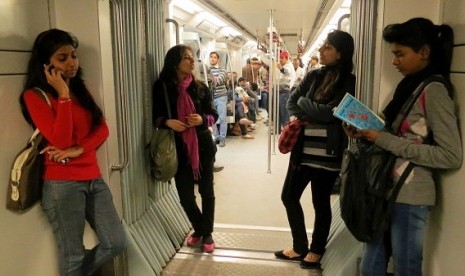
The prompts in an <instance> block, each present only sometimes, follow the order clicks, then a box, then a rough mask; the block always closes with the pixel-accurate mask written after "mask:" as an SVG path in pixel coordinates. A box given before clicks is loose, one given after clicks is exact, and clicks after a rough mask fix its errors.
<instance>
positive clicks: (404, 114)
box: [391, 75, 451, 200]
mask: <svg viewBox="0 0 465 276" xmlns="http://www.w3.org/2000/svg"><path fill="white" fill-rule="evenodd" d="M432 82H439V83H442V84H444V85H445V86H446V88H447V90H448V91H451V86H450V85H448V83H447V81H446V79H445V78H444V77H443V76H442V75H432V76H430V77H428V78H427V79H426V80H424V81H423V82H422V83H421V84H420V86H419V87H418V88H417V89H416V90H415V91H414V93H413V94H412V95H411V96H410V97H409V98H408V99H407V101H406V102H405V104H404V105H403V106H402V108H401V110H400V112H399V115H398V117H397V118H396V122H398V127H397V130H396V131H395V132H394V133H397V132H398V131H399V128H400V125H401V124H402V122H403V121H404V120H405V118H407V116H408V113H409V112H410V110H411V109H412V107H413V105H414V104H415V102H416V101H417V100H418V98H419V97H420V95H421V94H422V93H423V90H424V89H425V87H426V86H427V85H428V84H430V83H432ZM399 118H402V119H401V120H400V121H397V120H399ZM413 167H415V164H414V163H412V162H408V165H407V167H406V168H405V170H404V171H403V172H402V174H401V176H400V177H399V180H397V183H396V184H395V187H394V190H393V191H392V194H393V195H394V196H393V197H391V198H393V200H395V199H396V198H397V194H398V193H399V191H400V188H401V187H402V185H403V184H404V182H405V180H407V177H408V176H409V175H410V173H411V172H412V170H413Z"/></svg>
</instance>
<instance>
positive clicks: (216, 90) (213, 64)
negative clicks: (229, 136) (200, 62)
mask: <svg viewBox="0 0 465 276" xmlns="http://www.w3.org/2000/svg"><path fill="white" fill-rule="evenodd" d="M219 59H220V56H219V55H218V53H217V52H215V51H213V52H211V53H210V66H209V68H208V70H207V72H208V82H209V83H210V87H211V89H212V92H213V104H214V106H215V108H216V111H217V112H218V121H217V122H216V123H215V124H214V125H213V135H214V136H215V140H216V142H218V144H219V146H220V147H224V146H225V145H226V133H227V131H228V123H227V120H226V116H227V114H226V111H227V104H228V90H227V89H226V81H227V77H228V75H227V73H226V70H225V69H224V68H221V67H220V65H219ZM218 125H219V129H218Z"/></svg>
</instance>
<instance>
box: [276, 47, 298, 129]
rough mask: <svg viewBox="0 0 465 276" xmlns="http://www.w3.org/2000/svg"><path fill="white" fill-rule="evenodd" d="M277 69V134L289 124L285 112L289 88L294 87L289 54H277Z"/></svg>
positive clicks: (293, 71)
mask: <svg viewBox="0 0 465 276" xmlns="http://www.w3.org/2000/svg"><path fill="white" fill-rule="evenodd" d="M277 67H278V69H279V71H280V74H279V125H278V133H280V132H281V128H282V127H283V126H284V125H285V124H286V123H287V122H289V113H288V112H287V108H286V104H287V100H288V99H289V95H290V93H291V88H292V87H293V86H294V81H295V70H294V66H293V65H292V63H291V62H290V61H289V52H287V51H283V52H281V53H280V54H279V63H277Z"/></svg>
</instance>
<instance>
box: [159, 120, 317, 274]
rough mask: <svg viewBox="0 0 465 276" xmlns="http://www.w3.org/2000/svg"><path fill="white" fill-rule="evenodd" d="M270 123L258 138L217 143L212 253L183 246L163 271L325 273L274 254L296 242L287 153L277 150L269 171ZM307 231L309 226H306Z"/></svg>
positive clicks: (307, 198) (307, 199) (309, 218)
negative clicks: (285, 197)
mask: <svg viewBox="0 0 465 276" xmlns="http://www.w3.org/2000/svg"><path fill="white" fill-rule="evenodd" d="M267 133H268V127H267V126H266V125H265V124H264V123H263V121H259V122H257V129H256V130H254V131H253V132H251V133H250V134H251V135H253V136H255V139H253V140H252V139H250V140H249V139H242V138H240V137H234V136H232V137H231V136H228V138H227V142H226V146H225V147H222V148H220V147H218V153H217V165H221V166H224V169H223V170H222V171H221V172H218V173H215V193H216V213H215V231H214V233H213V238H214V240H215V243H216V248H217V249H216V250H215V252H214V253H213V254H206V253H203V252H202V249H201V247H200V246H199V247H187V246H186V245H185V244H184V246H183V247H182V248H181V249H180V250H179V251H178V253H177V254H176V255H175V257H174V258H173V259H172V260H171V261H170V262H169V263H168V265H167V267H166V268H165V269H164V270H163V273H162V275H321V272H320V271H314V270H304V269H301V268H300V267H299V263H298V262H295V261H282V260H277V259H276V258H275V257H274V255H273V252H274V251H277V250H280V249H284V248H287V247H289V246H291V245H292V239H291V234H290V230H289V225H288V222H287V218H286V213H285V210H284V206H283V205H282V203H281V199H280V194H281V188H282V183H283V180H284V177H285V174H286V170H287V163H288V159H289V155H288V154H287V155H283V154H281V153H280V152H279V151H278V150H276V154H275V155H272V156H271V160H272V161H271V164H272V165H271V173H267V168H268V167H267V148H268V137H267ZM302 203H303V205H304V209H305V211H306V223H307V227H308V228H311V227H312V226H313V210H312V205H311V193H310V191H309V189H307V191H305V193H304V196H303V197H302ZM308 231H309V235H310V232H311V229H308Z"/></svg>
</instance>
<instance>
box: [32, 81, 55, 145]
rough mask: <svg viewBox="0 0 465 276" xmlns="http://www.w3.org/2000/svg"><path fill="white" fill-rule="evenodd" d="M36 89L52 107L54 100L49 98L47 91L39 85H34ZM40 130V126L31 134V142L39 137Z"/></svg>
mask: <svg viewBox="0 0 465 276" xmlns="http://www.w3.org/2000/svg"><path fill="white" fill-rule="evenodd" d="M33 89H34V91H36V92H37V94H39V95H41V96H42V97H43V98H44V99H45V101H46V102H47V104H48V106H50V108H52V102H51V101H50V99H49V98H48V96H47V93H45V92H44V91H43V90H42V89H40V88H39V87H34V88H33ZM39 133H40V131H39V128H36V129H35V130H34V133H32V135H31V138H29V143H31V142H32V141H34V139H35V138H36V137H37V135H39Z"/></svg>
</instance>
